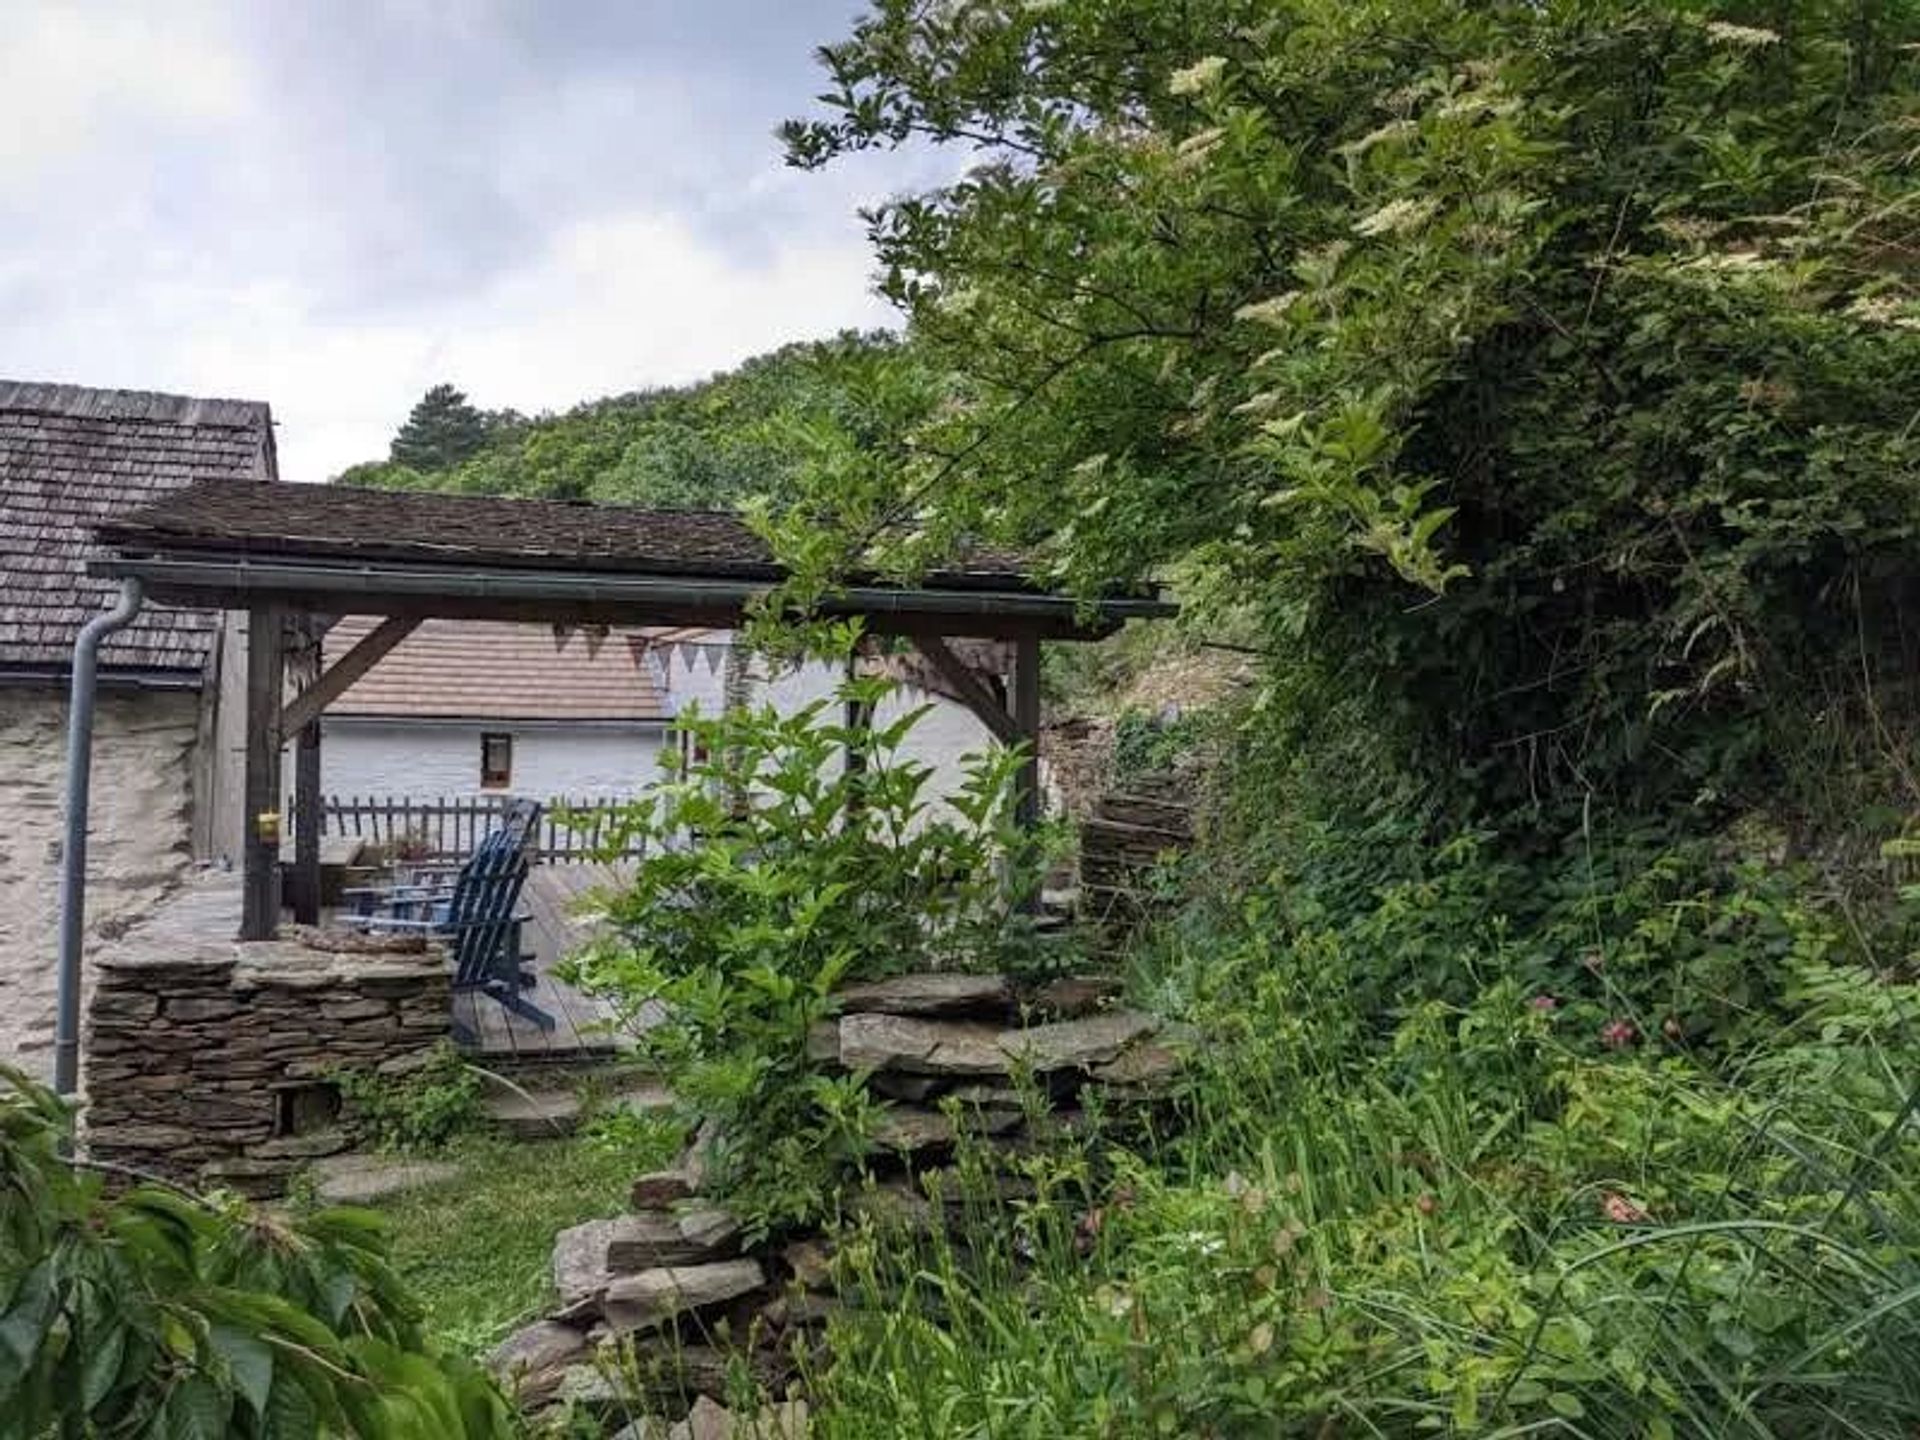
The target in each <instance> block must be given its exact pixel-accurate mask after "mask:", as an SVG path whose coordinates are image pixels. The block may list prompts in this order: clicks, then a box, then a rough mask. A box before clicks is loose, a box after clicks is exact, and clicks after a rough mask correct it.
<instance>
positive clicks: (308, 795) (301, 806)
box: [293, 720, 320, 925]
mask: <svg viewBox="0 0 1920 1440" xmlns="http://www.w3.org/2000/svg"><path fill="white" fill-rule="evenodd" d="M293 878H294V888H293V918H294V919H295V920H298V921H299V922H300V923H301V924H302V925H318V924H319V923H320V722H319V721H318V720H309V721H308V722H307V723H306V724H305V725H302V726H301V727H300V742H299V746H298V748H297V749H296V750H295V751H294V753H293Z"/></svg>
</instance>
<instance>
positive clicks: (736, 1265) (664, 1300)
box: [602, 1259, 767, 1335]
mask: <svg viewBox="0 0 1920 1440" xmlns="http://www.w3.org/2000/svg"><path fill="white" fill-rule="evenodd" d="M766 1283H767V1277H766V1272H765V1271H764V1270H762V1269H761V1268H760V1262H759V1261H758V1260H752V1259H743V1260H716V1261H713V1262H712V1263H710V1264H706V1265H674V1266H663V1267H661V1268H660V1269H657V1270H643V1271H641V1272H640V1273H639V1274H637V1275H620V1276H616V1277H615V1278H614V1280H613V1282H612V1283H611V1284H609V1285H608V1286H607V1296H606V1300H605V1301H604V1302H603V1306H602V1308H603V1312H604V1314H605V1315H606V1320H607V1326H608V1328H609V1329H610V1330H611V1331H612V1332H613V1333H614V1334H616V1335H623V1334H627V1333H630V1332H632V1331H635V1330H650V1329H655V1328H657V1327H659V1326H661V1325H664V1324H666V1323H667V1322H668V1321H669V1320H672V1319H674V1318H675V1317H676V1316H679V1315H684V1314H689V1313H693V1312H697V1311H701V1310H707V1309H711V1308H712V1307H713V1306H715V1305H724V1304H726V1303H727V1302H728V1301H729V1300H737V1299H739V1298H740V1297H741V1296H743V1295H750V1294H752V1293H753V1292H754V1291H755V1290H758V1289H759V1288H760V1287H761V1286H763V1285H765V1284H766Z"/></svg>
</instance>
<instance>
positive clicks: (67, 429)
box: [0, 380, 278, 1076]
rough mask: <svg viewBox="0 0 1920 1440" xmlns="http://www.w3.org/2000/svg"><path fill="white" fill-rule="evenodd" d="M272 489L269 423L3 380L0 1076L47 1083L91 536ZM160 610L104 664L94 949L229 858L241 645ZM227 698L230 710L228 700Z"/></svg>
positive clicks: (211, 404) (105, 585)
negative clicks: (196, 868) (169, 499)
mask: <svg viewBox="0 0 1920 1440" xmlns="http://www.w3.org/2000/svg"><path fill="white" fill-rule="evenodd" d="M277 478H278V471H277V466H276V462H275V458H274V443H273V420H272V416H271V414H270V413H269V411H268V408H267V406H266V405H265V404H262V403H258V402H254V401H245V400H202V399H195V398H192V397H189V396H184V395H157V394H149V393H146V392H142V391H130V390H95V389H88V388H84V387H81V386H77V385H49V384H37V383H24V382H19V381H6V380H0V1062H6V1063H11V1064H16V1065H20V1066H22V1067H23V1068H25V1069H27V1070H28V1071H29V1072H32V1073H36V1074H41V1075H43V1076H44V1075H45V1073H46V1072H47V1071H48V1070H49V1069H50V1065H51V1053H52V1036H53V1009H54V992H55V970H54V957H55V949H56V939H55V936H56V932H57V930H58V925H59V908H58V907H59V889H60V849H61V828H62V814H61V797H62V785H63V782H64V778H65V775H66V755H65V750H66V718H67V686H68V671H69V667H70V665H71V664H72V659H73V642H74V638H75V636H76V635H77V634H78V632H79V630H80V627H81V626H82V625H83V624H85V623H86V621H87V620H88V619H90V618H91V617H92V616H94V615H96V614H98V613H100V612H101V611H102V610H104V609H106V608H108V606H109V605H110V604H111V603H112V600H113V596H114V587H113V585H112V584H111V582H109V581H105V580H100V579H96V578H93V577H91V576H89V575H88V574H87V573H86V564H87V560H88V557H89V554H90V549H91V545H90V541H89V539H88V527H89V526H91V525H93V524H95V523H97V522H99V521H100V520H102V519H104V518H106V517H108V516H111V515H115V514H118V513H121V512H123V511H127V510H131V509H133V508H135V507H137V506H139V505H141V504H144V503H146V502H148V501H150V500H153V499H155V498H157V497H158V496H159V495H161V494H163V493H165V492H167V491H170V490H176V489H179V488H181V487H183V486H186V485H190V484H193V483H195V482H197V481H208V480H211V481H221V482H226V481H232V482H234V483H254V482H261V481H270V480H275V479H277ZM230 628H232V629H238V628H241V627H239V626H235V627H229V626H228V625H227V624H226V622H225V621H224V620H223V618H222V617H220V616H218V615H214V614H208V613H203V612H199V611H190V610H167V609H160V608H155V607H149V608H148V609H147V610H146V611H145V612H144V613H143V614H142V615H141V616H140V617H139V618H138V619H137V620H135V622H134V623H133V624H132V625H131V626H130V627H129V628H127V629H125V630H123V631H121V632H120V633H118V634H117V635H114V636H112V637H111V638H109V640H108V641H107V643H106V645H105V646H104V647H103V649H102V652H101V657H100V697H99V714H98V720H97V728H96V732H95V740H94V780H93V806H92V830H91V835H92V840H91V843H90V846H89V850H90V855H89V862H90V863H89V870H90V872H91V874H90V880H89V893H88V914H87V919H88V922H89V930H88V934H89V940H90V941H98V940H101V939H108V938H112V937H113V936H116V935H117V934H119V933H120V932H121V931H122V930H123V929H124V928H125V927H126V926H127V924H128V923H129V922H130V921H131V920H133V919H135V918H136V917H138V916H139V915H140V914H141V913H142V912H143V911H145V910H146V909H148V908H149V907H150V906H151V905H152V903H153V902H154V900H155V899H156V898H157V897H158V896H159V895H160V894H162V893H164V892H165V891H166V890H167V889H168V888H169V887H170V886H172V885H173V884H174V883H175V882H176V881H177V880H178V879H179V877H180V876H181V875H182V873H183V872H184V871H185V870H186V868H187V867H188V866H189V865H190V864H191V863H192V861H193V860H194V859H195V858H196V857H199V858H207V859H212V858H217V857H219V856H220V855H222V854H223V853H224V854H231V853H234V851H235V848H236V846H237V843H238V837H237V834H230V833H225V832H226V831H227V830H233V829H237V826H238V824H239V814H240V809H241V807H240V805H239V803H238V801H237V799H236V798H234V797H237V795H238V786H239V779H240V775H239V759H240V750H239V745H240V738H239V719H240V715H239V709H240V707H239V699H238V685H237V683H236V682H237V681H238V680H239V679H240V673H239V672H240V671H241V670H242V668H243V666H244V657H245V645H244V637H243V636H241V635H236V634H232V633H229V632H230ZM230 696H231V698H229V697H230Z"/></svg>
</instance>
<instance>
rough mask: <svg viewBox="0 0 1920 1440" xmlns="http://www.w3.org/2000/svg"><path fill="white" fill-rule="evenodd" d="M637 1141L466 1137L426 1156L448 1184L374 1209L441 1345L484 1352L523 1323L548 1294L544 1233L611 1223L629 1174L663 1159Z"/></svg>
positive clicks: (623, 1203) (548, 1243)
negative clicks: (443, 1169) (455, 1168)
mask: <svg viewBox="0 0 1920 1440" xmlns="http://www.w3.org/2000/svg"><path fill="white" fill-rule="evenodd" d="M657 1148H658V1147H656V1146H649V1145H646V1144H644V1143H640V1144H628V1143H619V1144H615V1143H610V1142H609V1141H607V1140H596V1139H594V1138H591V1137H588V1136H579V1137H575V1138H573V1139H569V1140H552V1141H542V1142H539V1143H533V1144H529V1143H525V1142H514V1141H510V1140H503V1139H499V1138H496V1137H494V1136H490V1135H480V1134H473V1135H467V1136H463V1137H461V1138H460V1139H458V1140H456V1141H455V1142H454V1143H453V1144H452V1145H451V1146H450V1147H449V1148H448V1150H447V1151H446V1152H445V1153H444V1155H439V1156H436V1157H435V1158H436V1159H446V1160H450V1161H452V1162H454V1163H456V1164H458V1165H459V1166H460V1167H461V1173H460V1175H459V1177H458V1178H457V1179H453V1180H449V1181H447V1182H445V1183H444V1184H440V1185H432V1186H428V1187H426V1188H424V1189H420V1190H413V1191H408V1192H406V1193H404V1194H400V1195H395V1196H392V1197H390V1198H389V1199H386V1200H382V1201H378V1202H375V1204H374V1205H373V1207H372V1208H374V1209H376V1210H378V1211H379V1212H380V1213H381V1214H383V1215H385V1216H386V1217H387V1222H388V1230H389V1235H390V1237H391V1241H392V1249H393V1260H394V1264H395V1265H396V1266H397V1267H398V1269H399V1271H400V1273H401V1275H402V1276H403V1277H404V1278H405V1279H406V1281H407V1283H408V1284H409V1285H410V1286H412V1288H413V1291H414V1293H415V1294H416V1295H417V1296H419V1298H420V1300H421V1302H422V1303H423V1304H424V1305H425V1306H426V1307H427V1315H428V1324H429V1326H430V1328H431V1329H432V1331H433V1333H434V1334H435V1335H436V1336H438V1337H439V1338H440V1339H441V1340H442V1341H443V1342H445V1343H447V1344H449V1345H453V1346H457V1347H459V1348H460V1349H463V1350H467V1351H471V1352H479V1351H483V1350H485V1349H487V1348H488V1347H489V1346H491V1345H492V1344H493V1343H494V1342H495V1341H497V1340H498V1339H500V1337H501V1336H503V1335H505V1334H506V1333H507V1332H508V1331H509V1330H511V1329H512V1328H513V1327H514V1326H515V1325H516V1324H518V1323H521V1322H523V1321H525V1320H527V1319H531V1318H533V1317H534V1315H535V1314H537V1312H538V1310H539V1308H540V1307H541V1306H542V1305H543V1304H544V1303H545V1302H546V1300H547V1298H548V1294H549V1291H550V1289H551V1286H552V1266H551V1258H552V1254H553V1237H554V1236H555V1235H557V1234H558V1233H559V1232H560V1231H562V1230H564V1229H566V1228H567V1227H568V1226H570V1225H578V1224H580V1223H581V1222H582V1221H585V1220H598V1219H604V1218H606V1217H608V1216H612V1215H618V1214H620V1213H621V1212H622V1211H624V1210H625V1209H626V1208H627V1191H628V1189H629V1187H630V1186H631V1184H632V1182H633V1179H634V1177H635V1176H636V1175H639V1174H641V1173H642V1172H643V1171H645V1170H647V1169H650V1168H653V1167H654V1166H655V1165H657V1164H660V1163H663V1161H664V1159H665V1158H666V1157H665V1156H664V1155H662V1154H657V1153H655V1154H650V1153H649V1151H650V1150H653V1149H657Z"/></svg>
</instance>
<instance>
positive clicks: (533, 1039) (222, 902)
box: [117, 864, 631, 1064]
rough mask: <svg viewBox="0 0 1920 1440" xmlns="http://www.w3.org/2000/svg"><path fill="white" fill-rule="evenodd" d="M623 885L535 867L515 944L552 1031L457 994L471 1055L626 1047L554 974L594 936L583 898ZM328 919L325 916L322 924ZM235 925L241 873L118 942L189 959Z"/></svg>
mask: <svg viewBox="0 0 1920 1440" xmlns="http://www.w3.org/2000/svg"><path fill="white" fill-rule="evenodd" d="M620 879H621V874H620V867H618V866H608V865H596V864H581V865H536V866H534V868H533V872H532V873H531V874H530V875H529V876H528V877H527V885H526V889H525V890H524V891H523V892H522V894H521V909H522V910H524V911H525V912H527V914H528V915H529V916H530V917H531V918H530V920H529V923H528V924H527V927H526V930H525V932H524V934H523V936H522V941H521V943H522V944H523V945H524V946H525V948H526V951H527V952H528V953H530V954H531V955H532V957H533V959H532V962H531V964H530V966H529V968H531V969H532V970H533V972H534V974H535V975H536V976H537V977H538V979H537V981H536V983H535V985H534V987H533V989H532V990H530V991H528V992H527V998H528V999H530V1000H531V1001H533V1003H534V1004H536V1005H538V1006H539V1007H540V1008H541V1009H542V1010H545V1011H546V1012H547V1013H548V1014H549V1015H551V1016H553V1018H554V1022H555V1023H554V1028H553V1029H552V1030H550V1031H549V1030H543V1029H541V1028H540V1027H539V1026H538V1025H535V1024H534V1023H533V1022H532V1021H530V1020H523V1019H521V1018H520V1017H519V1016H517V1015H510V1014H508V1013H507V1012H506V1011H505V1010H503V1009H501V1007H500V1006H499V1005H497V1004H495V1003H494V1002H493V1001H491V1000H487V999H484V998H482V997H479V996H475V995H472V994H463V995H456V996H455V997H454V1001H453V1016H452V1017H451V1018H454V1019H458V1020H459V1021H460V1022H461V1023H462V1024H463V1025H464V1026H465V1027H466V1028H467V1029H468V1030H469V1031H471V1032H472V1033H473V1034H474V1035H475V1036H476V1037H477V1038H478V1044H477V1045H474V1046H470V1047H468V1049H469V1052H470V1053H472V1054H473V1055H474V1056H475V1058H476V1059H480V1060H482V1061H483V1062H484V1063H489V1064H505V1063H516V1064H520V1063H546V1062H569V1061H572V1062H591V1061H600V1060H607V1059H611V1058H613V1057H614V1056H616V1055H618V1054H619V1053H620V1052H621V1051H622V1050H624V1049H626V1048H628V1046H629V1044H630V1043H631V1042H630V1041H627V1040H625V1039H623V1038H622V1037H618V1036H616V1035H615V1034H614V1033H612V1032H611V1031H610V1030H609V1029H608V1028H607V1026H606V1023H605V1022H607V1021H608V1020H609V1019H610V1018H611V1012H610V1011H609V1010H608V1009H607V1008H606V1007H605V1006H603V1005H601V1004H600V1003H599V1002H597V1001H594V1000H590V999H588V998H587V997H586V996H584V995H582V994H581V993H580V992H579V991H577V990H575V989H574V988H573V987H572V986H571V985H568V984H567V983H566V982H565V981H563V980H561V979H560V978H559V976H557V975H555V974H554V973H553V972H554V968H555V967H556V966H557V965H558V964H559V963H560V961H561V960H563V959H565V958H566V956H568V955H569V954H571V953H572V952H573V951H574V950H575V949H576V948H578V947H579V945H580V944H581V943H582V942H584V941H585V940H586V939H587V938H588V937H589V935H590V934H591V933H592V932H591V927H590V926H589V924H588V923H587V922H585V921H583V920H582V919H581V917H580V916H579V915H578V914H577V913H576V912H577V909H578V906H579V902H580V901H581V900H582V899H583V898H584V897H585V896H586V895H587V894H588V893H589V892H591V891H593V890H597V889H602V888H605V887H607V886H610V885H617V884H619V883H620ZM331 919H332V917H331V916H330V915H323V916H322V924H323V926H324V925H325V924H327V923H329V922H330V921H331ZM239 928H240V875H239V873H238V872H237V871H218V870H209V871H202V872H199V873H197V874H195V875H193V876H190V877H189V878H188V879H187V881H186V882H185V883H184V884H183V885H182V886H181V887H180V888H179V889H178V890H176V891H174V892H173V894H171V895H169V896H168V897H167V898H166V899H165V900H163V901H161V902H160V904H159V905H157V906H155V907H154V909H153V911H152V912H151V913H150V914H149V915H147V916H146V917H145V918H144V919H143V920H142V921H141V922H140V923H139V924H138V925H137V926H135V927H133V928H132V929H131V930H130V931H129V932H128V933H127V935H126V936H125V937H124V938H122V939H121V940H119V941H118V942H117V943H119V944H120V945H122V946H127V947H137V948H139V949H142V950H146V949H156V950H165V951H168V952H170V953H175V954H181V953H192V952H193V951H194V950H196V949H199V948H202V947H221V946H225V945H228V944H231V943H232V940H233V937H234V935H235V934H237V933H238V931H239Z"/></svg>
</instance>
